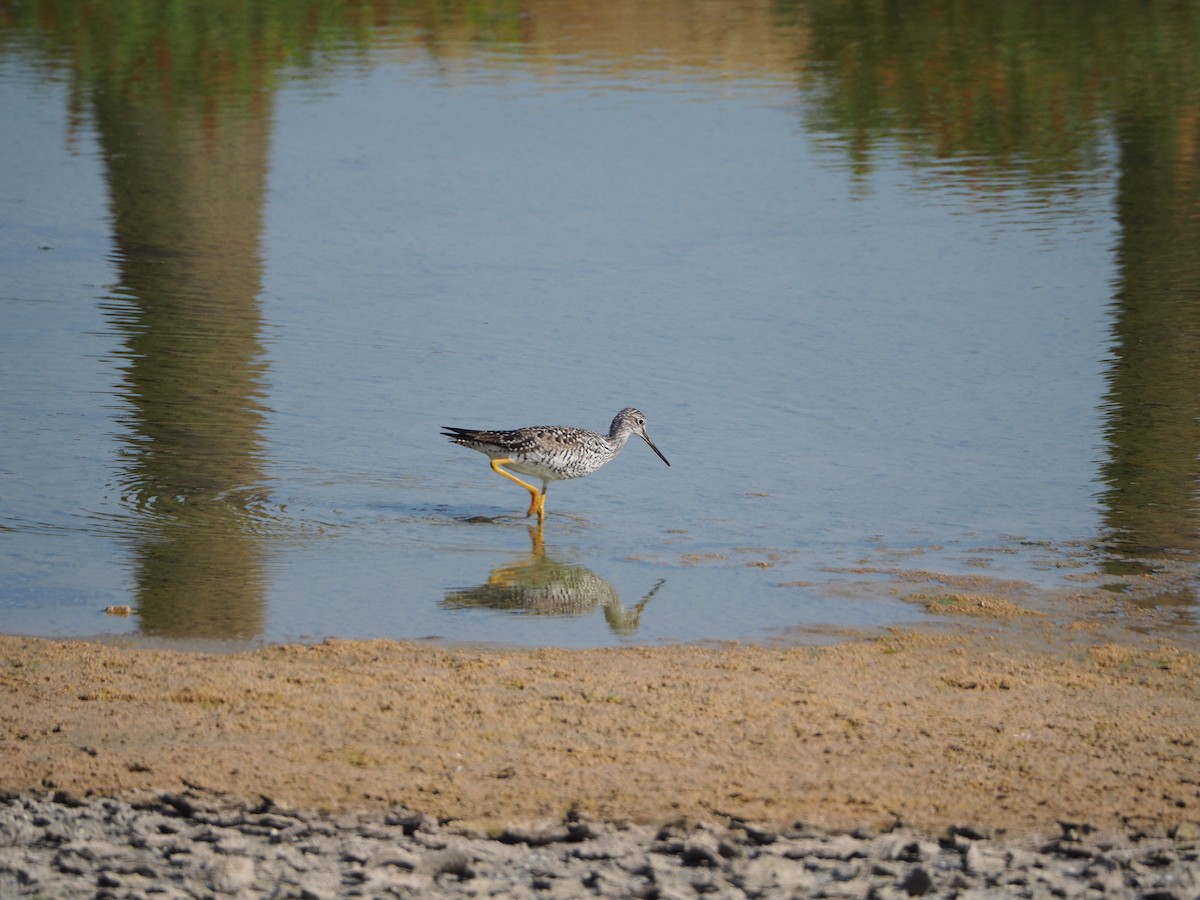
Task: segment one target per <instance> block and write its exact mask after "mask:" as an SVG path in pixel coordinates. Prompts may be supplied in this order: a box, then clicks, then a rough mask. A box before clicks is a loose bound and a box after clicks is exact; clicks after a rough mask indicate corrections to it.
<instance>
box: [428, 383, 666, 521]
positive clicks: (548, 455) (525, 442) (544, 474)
mask: <svg viewBox="0 0 1200 900" xmlns="http://www.w3.org/2000/svg"><path fill="white" fill-rule="evenodd" d="M442 434H443V435H444V436H445V437H448V438H449V439H450V440H451V441H452V442H453V443H455V444H461V445H462V446H464V447H470V448H471V449H472V450H478V451H479V452H480V453H483V454H485V455H486V456H487V457H489V458H490V459H491V460H492V461H493V462H492V468H493V469H495V470H496V471H497V472H498V473H499V474H501V475H504V476H505V477H506V478H509V479H511V480H513V481H515V482H517V484H520V485H521V486H522V487H524V488H525V489H526V490H527V491H529V492H530V494H531V495H532V496H533V501H532V503H531V505H530V507H529V512H528V513H527V515H532V514H533V513H534V512H537V513H538V518H539V519H541V518H542V517H544V515H545V513H544V503H545V495H546V488H547V487H548V486H549V483H550V482H551V481H563V480H566V479H570V478H582V477H583V476H584V475H590V474H591V473H592V472H595V471H596V470H597V469H599V468H600V467H601V466H603V465H604V464H605V463H607V462H608V461H609V460H611V459H612V458H613V457H615V456H616V455H617V454H618V453H620V452H621V449H622V448H623V447H624V446H625V442H626V441H628V440H629V438H630V436H631V435H635V434H636V435H637V436H638V437H640V438H641V439H642V440H644V441H645V442H646V443H647V444H649V445H650V449H651V450H653V451H654V452H655V453H657V454H658V457H659V459H661V460H662V461H663V462H665V463H667V465H668V466H669V465H670V463H669V462H667V458H666V457H665V456H663V455H662V451H660V450H659V449H658V448H657V447H655V446H654V442H653V441H651V440H650V436H649V435H648V434H647V433H646V417H645V415H644V414H643V413H641V412H640V411H639V410H636V409H634V408H633V407H627V408H625V409H623V410H621V411H620V412H619V413H617V415H616V417H615V418H614V419H613V420H612V425H611V427H610V428H609V430H608V434H607V435H604V434H597V433H596V432H594V431H588V430H587V429H584V428H570V427H568V426H564V425H533V426H531V427H529V428H517V429H514V430H512V431H476V430H472V429H469V428H452V427H449V426H446V427H445V428H444V430H443V431H442ZM500 466H503V467H504V468H507V469H512V471H514V472H520V473H521V474H522V475H530V476H532V477H534V478H540V479H541V480H542V489H541V492H540V494H539V492H538V490H537V488H535V487H533V486H532V485H529V484H526V483H525V482H523V481H521V480H520V479H519V478H515V477H514V476H513V475H511V474H510V473H508V472H506V471H505V470H504V468H500Z"/></svg>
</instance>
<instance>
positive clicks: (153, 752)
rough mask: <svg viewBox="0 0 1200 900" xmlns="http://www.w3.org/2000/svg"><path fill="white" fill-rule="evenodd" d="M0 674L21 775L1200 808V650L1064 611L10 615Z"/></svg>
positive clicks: (642, 796)
mask: <svg viewBox="0 0 1200 900" xmlns="http://www.w3.org/2000/svg"><path fill="white" fill-rule="evenodd" d="M0 697H2V698H3V699H2V700H0V719H2V721H3V728H2V729H0V753H2V755H3V758H4V760H5V766H4V772H3V774H2V775H0V788H2V789H5V790H7V791H17V792H45V791H47V790H51V791H54V790H58V791H65V792H68V793H70V794H74V795H81V796H82V795H89V794H91V795H109V796H121V795H125V794H129V793H130V792H138V791H154V790H168V791H170V790H180V789H185V788H187V789H194V790H200V791H203V792H211V793H213V794H218V795H220V794H228V795H234V796H237V797H245V798H258V797H267V798H270V800H271V802H273V803H274V804H278V805H281V806H286V807H296V808H308V809H314V810H318V811H329V812H341V811H346V810H353V809H359V810H362V809H367V810H369V809H378V810H384V809H387V808H393V807H406V808H409V809H413V810H418V811H420V812H422V813H425V814H428V815H430V816H433V817H436V818H438V819H441V820H449V821H454V822H459V823H463V824H470V825H476V826H480V827H483V828H485V829H491V828H502V827H503V826H505V825H510V824H513V823H521V822H535V821H541V820H547V819H549V820H561V819H562V817H564V816H565V815H568V814H571V815H575V816H579V817H582V818H585V819H589V820H597V821H599V820H604V821H632V822H663V821H668V820H673V819H677V818H679V817H686V818H691V819H699V820H709V821H712V820H716V821H728V820H729V819H731V818H734V819H742V820H746V821H751V822H760V823H779V824H787V823H795V822H797V821H803V822H806V823H811V824H813V825H816V826H820V827H823V828H833V829H851V828H855V827H860V826H865V827H867V828H872V829H879V828H885V827H891V826H893V825H895V824H897V823H903V824H904V825H906V826H909V827H912V828H916V829H921V830H923V831H926V832H929V833H938V832H940V831H942V830H943V829H945V828H946V827H948V826H952V825H971V826H972V827H974V828H976V829H982V830H984V831H986V832H987V833H990V834H994V835H996V834H1008V835H1010V836H1012V835H1020V834H1029V833H1035V832H1041V833H1057V831H1058V828H1059V824H1058V823H1059V822H1061V821H1064V820H1066V821H1071V822H1085V823H1089V824H1090V825H1092V826H1095V827H1097V828H1099V829H1104V830H1112V831H1114V832H1120V833H1122V834H1127V833H1128V832H1129V831H1130V829H1131V828H1133V829H1142V830H1145V831H1146V832H1147V833H1160V834H1167V833H1170V832H1171V830H1172V829H1176V828H1178V827H1179V826H1180V825H1181V824H1184V823H1189V822H1191V823H1195V822H1200V777H1198V776H1197V772H1200V749H1198V747H1200V666H1198V665H1197V655H1196V654H1195V653H1194V652H1193V650H1192V649H1191V648H1185V647H1181V646H1177V645H1173V644H1171V643H1169V642H1166V641H1160V642H1146V641H1141V642H1128V643H1125V642H1123V643H1114V642H1109V641H1106V640H1102V639H1099V638H1092V639H1082V640H1081V639H1079V635H1078V634H1077V633H1071V635H1070V639H1069V640H1068V639H1064V640H1062V641H1061V642H1058V641H1056V640H1055V638H1054V635H1053V633H1052V629H1043V631H1042V633H1041V634H1040V636H1039V637H1038V639H1037V640H1035V641H1030V640H1014V639H1012V635H1011V634H1009V635H1006V634H1004V633H996V631H995V630H994V629H964V630H963V631H962V632H961V633H955V634H926V633H903V634H894V635H889V636H886V637H882V638H872V639H857V640H851V641H848V642H846V643H843V644H839V645H836V646H830V647H821V648H803V647H778V648H776V647H762V646H728V647H692V646H689V647H663V648H636V649H607V650H595V651H565V650H503V649H474V648H450V649H447V648H440V647H431V646H425V645H420V644H411V643H394V642H388V641H367V642H349V641H330V642H327V643H324V644H320V645H316V646H280V647H271V648H266V649H261V650H256V651H253V652H246V653H238V654H233V655H213V654H204V653H188V652H164V651H156V650H142V649H123V648H118V647H111V646H102V645H98V644H95V643H87V642H78V641H52V640H41V639H30V638H16V637H0ZM1188 827H1191V826H1188Z"/></svg>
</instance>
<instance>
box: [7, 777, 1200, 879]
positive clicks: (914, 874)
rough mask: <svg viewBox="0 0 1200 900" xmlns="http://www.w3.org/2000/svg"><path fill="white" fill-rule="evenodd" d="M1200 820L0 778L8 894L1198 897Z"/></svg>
mask: <svg viewBox="0 0 1200 900" xmlns="http://www.w3.org/2000/svg"><path fill="white" fill-rule="evenodd" d="M1198 847H1200V831H1198V830H1197V828H1196V827H1195V824H1194V823H1183V824H1182V825H1180V826H1179V827H1177V828H1175V829H1173V830H1171V832H1170V833H1169V834H1168V833H1165V832H1164V833H1159V834H1152V833H1146V832H1143V831H1135V832H1131V833H1129V834H1127V835H1124V836H1121V837H1118V838H1113V837H1111V836H1109V837H1105V838H1100V837H1099V836H1098V835H1097V833H1096V832H1094V831H1093V830H1092V829H1089V828H1087V827H1086V826H1082V825H1079V824H1077V823H1070V824H1068V823H1064V824H1063V825H1062V826H1061V833H1060V834H1057V835H1055V836H1053V837H1052V838H1051V839H1049V840H1046V841H1043V842H1038V843H1033V844H1031V843H1030V842H1028V841H1026V842H1025V843H1021V844H1018V843H1016V842H1009V843H1006V842H1005V841H1004V840H1003V839H994V838H989V837H987V835H986V834H985V833H983V832H981V831H977V830H975V829H972V828H953V829H950V830H949V831H948V832H947V833H946V834H943V835H940V836H936V837H933V836H930V835H926V834H920V833H918V832H916V831H913V830H910V829H906V828H903V827H898V828H895V829H893V830H891V831H887V832H883V833H878V834H868V833H855V834H844V833H831V832H824V831H821V830H819V829H815V828H811V827H808V826H805V825H802V824H798V825H795V826H793V827H792V828H770V827H766V826H762V825H755V824H753V823H744V824H743V823H735V824H734V825H732V826H725V825H721V826H718V825H713V824H708V823H703V822H700V823H680V824H673V825H666V826H647V825H629V824H616V823H607V822H584V821H578V820H576V819H574V818H571V817H569V818H568V819H567V820H565V821H561V822H547V823H542V824H540V825H538V824H534V825H526V826H522V827H519V828H518V827H513V828H509V829H506V830H504V831H501V832H499V833H498V834H496V835H494V836H490V835H485V834H481V833H479V832H476V831H471V830H466V829H462V828H460V827H456V826H454V825H452V824H445V823H439V822H438V821H437V820H435V819H433V818H430V817H429V816H425V815H421V814H420V813H415V812H410V811H408V810H392V811H389V812H380V813H377V814H375V813H359V814H355V815H347V816H340V817H336V818H330V817H326V816H322V815H320V814H318V813H315V812H309V811H305V810H293V809H285V808H281V807H278V806H276V805H275V804H274V803H272V802H271V801H269V800H266V799H261V800H260V801H258V802H256V803H250V802H244V801H236V800H229V799H226V798H214V797H208V796H205V795H202V794H199V793H194V792H190V791H189V792H184V793H165V794H154V795H147V796H145V797H144V798H139V799H134V800H132V801H120V800H115V799H111V798H104V797H87V798H80V797H74V796H71V795H69V794H66V793H64V792H58V793H56V794H47V795H39V796H33V795H27V794H7V795H0V897H6V898H7V897H96V898H114V900H115V898H150V897H155V898H157V897H163V898H191V897H267V896H269V897H280V898H283V897H293V898H311V900H320V898H336V897H431V898H440V897H447V898H465V897H504V898H510V897H511V898H549V900H553V898H574V897H620V898H626V897H644V898H650V897H653V898H663V900H666V898H692V897H697V896H700V895H704V896H705V897H711V898H741V897H750V898H775V897H826V898H832V897H853V898H878V900H904V898H910V897H960V898H987V897H1141V898H1144V900H1173V898H1177V900H1195V898H1197V897H1198V896H1200V850H1198Z"/></svg>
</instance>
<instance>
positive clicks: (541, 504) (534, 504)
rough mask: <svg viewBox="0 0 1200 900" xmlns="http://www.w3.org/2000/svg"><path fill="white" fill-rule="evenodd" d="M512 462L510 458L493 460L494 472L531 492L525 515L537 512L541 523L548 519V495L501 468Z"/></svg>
mask: <svg viewBox="0 0 1200 900" xmlns="http://www.w3.org/2000/svg"><path fill="white" fill-rule="evenodd" d="M511 462H512V460H511V459H509V458H508V457H505V458H504V459H493V460H492V471H493V472H495V473H496V474H497V475H503V476H504V477H505V478H507V479H508V480H509V481H515V482H516V483H517V484H519V485H520V486H521V487H523V488H525V490H527V491H529V510H528V511H527V512H526V513H525V515H527V516H532V515H533V514H534V513H535V512H536V513H537V517H538V521H539V522H541V521H543V520H544V519H545V518H546V493H545V491H539V490H538V489H537V488H535V487H534V486H533V485H532V484H528V483H526V482H524V481H522V480H521V479H520V478H518V477H517V476H516V475H514V474H513V473H512V472H506V471H505V470H504V469H502V468H500V467H501V466H504V465H508V464H509V463H511Z"/></svg>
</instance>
